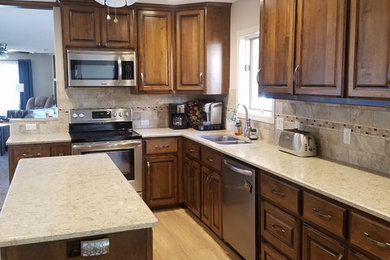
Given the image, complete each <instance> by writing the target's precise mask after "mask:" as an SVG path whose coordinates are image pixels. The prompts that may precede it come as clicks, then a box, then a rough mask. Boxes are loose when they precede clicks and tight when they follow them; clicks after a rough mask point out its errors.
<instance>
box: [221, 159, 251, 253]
mask: <svg viewBox="0 0 390 260" xmlns="http://www.w3.org/2000/svg"><path fill="white" fill-rule="evenodd" d="M255 175H256V174H255V169H254V168H253V167H251V166H249V165H247V164H244V163H242V162H240V161H237V160H234V159H230V158H224V159H223V164H222V182H223V197H222V207H223V208H222V212H223V237H224V239H225V241H226V242H227V243H229V244H230V245H231V246H232V247H233V248H234V249H235V250H236V251H237V252H238V253H240V254H241V256H242V257H244V258H245V259H246V260H254V259H255V258H256V233H255V231H256V230H255V229H256V224H255V223H256V222H255V221H256V219H255V209H256V203H255V200H256V197H255V190H256V184H255Z"/></svg>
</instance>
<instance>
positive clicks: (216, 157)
mask: <svg viewBox="0 0 390 260" xmlns="http://www.w3.org/2000/svg"><path fill="white" fill-rule="evenodd" d="M202 162H203V163H205V164H206V165H208V166H210V167H213V168H214V169H216V170H218V171H220V170H221V164H222V156H221V154H219V153H218V152H216V151H214V150H212V149H209V148H206V147H202Z"/></svg>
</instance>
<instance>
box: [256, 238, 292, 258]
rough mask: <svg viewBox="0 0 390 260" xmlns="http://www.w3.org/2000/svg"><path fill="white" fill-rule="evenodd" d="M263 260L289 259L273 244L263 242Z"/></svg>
mask: <svg viewBox="0 0 390 260" xmlns="http://www.w3.org/2000/svg"><path fill="white" fill-rule="evenodd" d="M260 250H261V253H260V254H261V255H260V257H261V258H260V259H261V260H288V258H286V257H285V256H283V255H282V254H280V253H279V252H278V251H277V250H275V249H274V248H273V247H272V246H270V245H269V244H267V243H266V242H261V249H260Z"/></svg>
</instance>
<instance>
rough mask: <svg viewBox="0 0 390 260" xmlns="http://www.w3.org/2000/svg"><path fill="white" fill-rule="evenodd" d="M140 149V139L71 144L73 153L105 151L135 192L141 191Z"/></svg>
mask: <svg viewBox="0 0 390 260" xmlns="http://www.w3.org/2000/svg"><path fill="white" fill-rule="evenodd" d="M141 151H142V143H141V141H140V140H125V141H110V142H93V143H74V144H72V154H73V155H78V154H91V153H107V154H108V156H110V158H111V160H112V161H113V162H114V163H115V164H116V166H117V167H118V168H119V170H120V171H121V172H122V173H123V175H124V176H125V177H126V179H127V180H128V181H129V182H130V183H131V184H132V185H133V187H134V189H135V190H136V191H137V192H142V158H141Z"/></svg>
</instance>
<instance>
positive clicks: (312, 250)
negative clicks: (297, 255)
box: [302, 225, 347, 260]
mask: <svg viewBox="0 0 390 260" xmlns="http://www.w3.org/2000/svg"><path fill="white" fill-rule="evenodd" d="M346 251H347V250H346V248H345V247H344V246H342V245H341V244H340V243H339V242H337V241H336V240H334V239H332V238H330V237H328V236H326V235H324V234H322V233H321V232H319V231H317V230H315V229H313V228H311V227H309V226H306V225H304V226H303V245H302V259H303V260H318V259H321V260H340V259H344V257H345V256H346Z"/></svg>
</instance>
